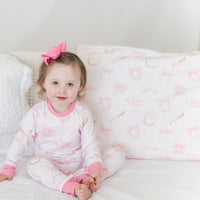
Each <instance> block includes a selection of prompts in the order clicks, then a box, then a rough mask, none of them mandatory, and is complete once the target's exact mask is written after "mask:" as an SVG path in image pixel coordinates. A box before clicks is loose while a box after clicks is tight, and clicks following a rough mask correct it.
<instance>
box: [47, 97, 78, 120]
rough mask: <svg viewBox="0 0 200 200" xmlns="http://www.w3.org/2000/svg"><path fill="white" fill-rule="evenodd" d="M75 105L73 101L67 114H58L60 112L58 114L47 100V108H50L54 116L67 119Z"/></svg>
mask: <svg viewBox="0 0 200 200" xmlns="http://www.w3.org/2000/svg"><path fill="white" fill-rule="evenodd" d="M75 105H76V101H73V102H72V103H71V106H70V108H69V109H68V110H67V111H65V112H63V113H58V112H56V111H55V110H54V109H53V107H52V105H51V102H50V100H49V99H47V107H48V109H49V111H50V112H51V113H52V114H53V115H55V116H56V117H65V116H67V115H69V114H70V113H71V112H72V111H73V110H74V108H75Z"/></svg>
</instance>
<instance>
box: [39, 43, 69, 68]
mask: <svg viewBox="0 0 200 200" xmlns="http://www.w3.org/2000/svg"><path fill="white" fill-rule="evenodd" d="M66 46H67V44H66V42H63V43H62V44H60V45H58V46H57V47H52V48H51V49H50V50H49V51H48V52H47V54H46V55H45V54H43V55H42V58H43V60H44V62H45V63H46V65H49V62H50V60H51V59H54V60H55V59H57V58H58V57H59V56H60V54H61V52H66Z"/></svg>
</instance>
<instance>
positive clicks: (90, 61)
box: [78, 45, 200, 160]
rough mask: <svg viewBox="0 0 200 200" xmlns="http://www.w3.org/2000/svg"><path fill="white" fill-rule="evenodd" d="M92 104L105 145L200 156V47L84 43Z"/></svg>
mask: <svg viewBox="0 0 200 200" xmlns="http://www.w3.org/2000/svg"><path fill="white" fill-rule="evenodd" d="M78 54H79V56H80V57H81V59H82V60H83V61H84V63H85V64H86V66H87V71H88V85H87V87H88V91H87V95H86V98H85V102H86V104H87V105H88V106H89V107H90V108H91V111H92V112H93V116H94V120H95V125H96V129H97V131H98V136H99V139H100V144H101V146H102V148H104V147H106V146H119V147H122V148H124V149H125V151H126V154H127V157H128V158H138V159H158V160H163V159H164V160H165V159H166V160H200V52H193V53H186V54H161V53H159V52H154V51H148V50H143V49H135V48H129V47H116V46H113V47H106V46H87V45H82V46H79V48H78Z"/></svg>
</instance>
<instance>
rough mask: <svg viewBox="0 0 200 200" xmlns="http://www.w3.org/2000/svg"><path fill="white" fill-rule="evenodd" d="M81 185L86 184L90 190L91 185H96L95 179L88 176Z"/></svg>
mask: <svg viewBox="0 0 200 200" xmlns="http://www.w3.org/2000/svg"><path fill="white" fill-rule="evenodd" d="M81 183H82V184H85V185H86V186H87V187H88V188H89V187H90V184H92V183H94V179H93V178H92V177H90V176H86V177H84V178H83V179H82V180H81Z"/></svg>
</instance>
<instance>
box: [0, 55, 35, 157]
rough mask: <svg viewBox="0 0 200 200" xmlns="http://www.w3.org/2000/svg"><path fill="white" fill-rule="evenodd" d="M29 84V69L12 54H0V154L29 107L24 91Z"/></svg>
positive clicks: (5, 149) (6, 148) (30, 82)
mask: <svg viewBox="0 0 200 200" xmlns="http://www.w3.org/2000/svg"><path fill="white" fill-rule="evenodd" d="M31 84H32V79H31V69H29V68H28V67H27V66H26V65H25V64H23V63H21V62H20V61H19V60H18V59H17V58H15V57H13V56H10V55H3V54H2V55H0V97H1V98H0V110H1V114H0V155H1V154H5V153H6V152H7V150H8V147H9V146H10V143H11V141H12V139H13V136H14V134H16V132H17V131H18V128H19V124H20V121H21V119H22V118H23V116H24V114H25V113H26V112H27V110H28V108H29V107H28V104H27V101H26V91H27V90H28V88H29V86H30V85H31Z"/></svg>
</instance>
